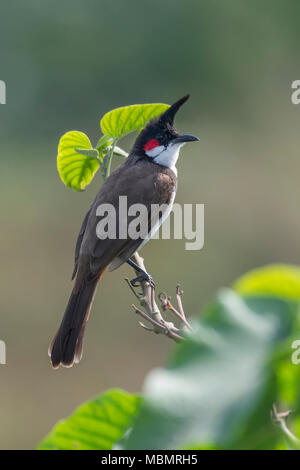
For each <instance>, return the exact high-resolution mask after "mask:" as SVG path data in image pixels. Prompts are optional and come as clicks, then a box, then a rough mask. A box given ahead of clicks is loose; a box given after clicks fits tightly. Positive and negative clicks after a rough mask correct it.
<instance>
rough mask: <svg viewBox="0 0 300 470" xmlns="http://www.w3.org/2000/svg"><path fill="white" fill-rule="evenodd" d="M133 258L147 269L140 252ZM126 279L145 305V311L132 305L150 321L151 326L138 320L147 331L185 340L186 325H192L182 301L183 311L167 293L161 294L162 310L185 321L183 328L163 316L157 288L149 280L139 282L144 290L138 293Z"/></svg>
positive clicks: (143, 305)
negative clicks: (175, 305) (157, 299)
mask: <svg viewBox="0 0 300 470" xmlns="http://www.w3.org/2000/svg"><path fill="white" fill-rule="evenodd" d="M133 258H134V261H135V263H136V264H137V265H138V266H139V267H140V268H141V269H143V270H144V271H146V268H145V264H144V259H143V258H142V257H141V256H140V255H139V254H138V253H135V254H134V255H133ZM136 274H139V273H137V272H136ZM125 281H126V282H127V285H128V286H129V288H130V290H131V292H132V293H133V295H134V296H135V298H136V299H138V301H139V303H140V305H141V307H143V309H144V310H145V311H143V310H141V309H140V308H138V307H137V306H135V305H132V307H133V309H134V311H135V313H136V314H137V315H139V316H140V317H142V318H143V319H144V320H146V321H147V322H149V323H150V325H151V327H148V326H146V325H145V324H144V323H143V322H140V321H139V322H138V323H139V325H140V326H141V327H142V328H143V329H145V330H147V331H152V332H153V333H156V334H159V333H161V334H164V335H165V336H168V337H169V338H171V339H173V340H174V341H181V340H183V339H184V336H183V335H184V329H185V327H188V328H191V326H190V324H189V323H188V321H187V319H186V317H185V314H184V312H183V308H182V303H181V302H180V304H179V310H181V311H178V310H177V309H176V308H175V307H173V305H172V304H171V302H170V297H168V296H167V294H160V295H159V300H160V302H161V308H162V311H166V310H167V309H168V310H170V311H171V312H172V313H173V314H174V315H175V316H176V317H177V318H179V319H180V320H181V322H182V323H183V326H182V327H181V328H177V327H176V326H175V325H174V323H172V322H167V321H166V320H165V319H164V318H163V316H162V314H161V311H160V309H159V307H158V306H157V303H156V300H155V288H154V287H153V286H152V285H151V284H150V283H149V282H148V281H141V282H140V283H139V285H140V287H141V289H142V292H141V293H140V294H138V293H137V291H136V290H135V288H134V286H133V285H132V284H131V282H130V280H129V279H128V278H126V279H125ZM177 291H178V289H177V288H176V294H177ZM182 312H183V313H182Z"/></svg>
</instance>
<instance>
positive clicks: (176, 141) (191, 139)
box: [172, 134, 200, 144]
mask: <svg viewBox="0 0 300 470" xmlns="http://www.w3.org/2000/svg"><path fill="white" fill-rule="evenodd" d="M196 140H200V139H199V138H198V137H196V136H195V135H190V134H181V135H179V136H178V137H176V138H175V139H173V140H172V144H180V143H185V142H195V141H196Z"/></svg>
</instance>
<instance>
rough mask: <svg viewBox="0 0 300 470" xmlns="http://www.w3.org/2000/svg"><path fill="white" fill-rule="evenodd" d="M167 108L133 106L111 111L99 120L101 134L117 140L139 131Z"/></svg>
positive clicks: (145, 105)
mask: <svg viewBox="0 0 300 470" xmlns="http://www.w3.org/2000/svg"><path fill="white" fill-rule="evenodd" d="M168 108H169V105H168V104H162V103H152V104H134V105H131V106H123V107H121V108H116V109H113V110H112V111H109V112H108V113H106V114H105V115H104V116H103V118H102V119H101V122H100V126H101V130H102V132H103V134H106V135H107V136H110V137H113V138H114V139H119V138H120V137H123V136H124V135H126V134H129V132H132V131H135V130H139V129H141V128H142V127H144V126H145V125H146V124H147V122H148V121H149V120H150V119H152V118H154V117H156V116H159V115H160V114H162V113H163V112H164V111H165V110H166V109H168Z"/></svg>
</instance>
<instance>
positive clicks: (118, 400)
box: [38, 390, 140, 450]
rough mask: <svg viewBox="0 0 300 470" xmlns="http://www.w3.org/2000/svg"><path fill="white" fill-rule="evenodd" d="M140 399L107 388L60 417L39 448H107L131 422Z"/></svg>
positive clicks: (124, 431)
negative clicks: (63, 417) (71, 412)
mask: <svg viewBox="0 0 300 470" xmlns="http://www.w3.org/2000/svg"><path fill="white" fill-rule="evenodd" d="M139 403H140V399H139V397H137V396H135V395H130V394H128V393H126V392H124V391H122V390H110V391H108V392H105V393H103V394H102V395H100V396H99V397H98V398H96V399H95V400H92V401H90V402H88V403H85V404H84V405H82V406H80V407H79V408H78V409H77V410H76V411H75V412H74V413H73V414H72V416H70V417H69V418H67V419H66V420H65V421H60V422H59V423H58V424H57V425H56V426H55V427H54V429H53V430H52V431H51V433H50V434H49V435H48V436H47V437H46V438H45V440H44V441H43V442H42V443H41V444H40V445H39V447H38V450H103V449H107V450H110V449H112V447H113V446H114V445H115V444H116V443H117V442H118V441H119V440H120V439H121V438H122V437H123V436H124V434H125V433H126V431H127V430H128V429H129V428H130V427H131V426H132V423H133V420H134V418H135V416H136V414H137V411H138V408H139Z"/></svg>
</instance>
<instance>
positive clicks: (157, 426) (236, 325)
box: [125, 290, 299, 449]
mask: <svg viewBox="0 0 300 470" xmlns="http://www.w3.org/2000/svg"><path fill="white" fill-rule="evenodd" d="M297 326H298V323H297V315H296V309H295V306H294V305H292V304H290V303H288V302H285V301H284V300H281V299H276V298H269V297H252V298H249V299H243V298H242V297H240V296H239V295H237V294H236V293H235V292H234V291H231V290H223V291H222V292H221V293H220V294H219V296H218V299H217V302H216V303H215V304H214V305H212V306H210V307H209V308H208V310H207V311H206V315H205V316H204V317H201V318H197V319H196V320H195V321H194V322H193V328H194V329H193V332H192V333H190V334H189V335H188V337H187V339H186V341H184V342H183V343H182V344H181V345H179V347H177V350H176V352H175V355H174V357H173V358H172V360H171V362H170V364H169V366H168V367H166V368H164V369H157V370H154V371H153V372H151V373H150V375H149V376H148V378H147V380H146V383H145V387H144V401H143V405H142V407H141V412H140V415H139V417H138V419H137V422H136V424H135V426H134V427H133V429H132V432H131V433H130V434H129V436H128V440H127V442H126V445H125V448H126V449H176V448H180V449H182V448H191V446H193V447H192V448H198V449H199V448H207V446H214V447H217V448H221V449H230V448H233V449H241V448H243V449H263V448H267V449H272V448H275V446H276V444H277V443H278V442H279V438H280V430H279V429H278V428H277V427H276V426H274V425H273V423H272V422H271V419H270V410H271V406H272V404H273V402H276V401H277V399H278V383H277V375H276V367H277V364H278V361H281V360H282V356H281V354H279V356H278V350H280V346H281V345H282V344H283V343H284V342H285V340H287V339H288V338H289V336H290V335H291V334H292V333H293V331H294V330H295V329H296V328H297ZM278 348H279V349H278ZM277 356H278V357H277ZM294 386H297V387H298V388H299V383H298V384H294Z"/></svg>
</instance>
